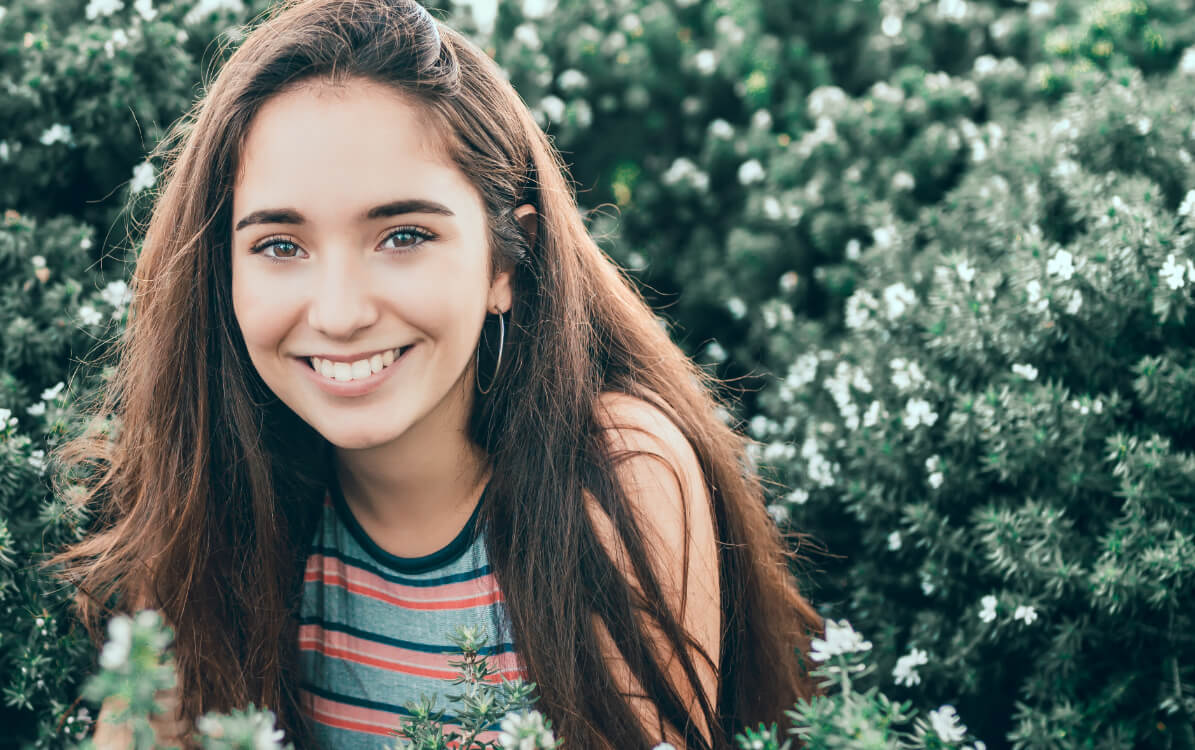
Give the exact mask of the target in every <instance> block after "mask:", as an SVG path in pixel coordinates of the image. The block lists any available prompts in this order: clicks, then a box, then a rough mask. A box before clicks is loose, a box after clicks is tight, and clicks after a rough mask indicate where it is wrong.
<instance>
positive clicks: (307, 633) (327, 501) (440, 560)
mask: <svg viewBox="0 0 1195 750" xmlns="http://www.w3.org/2000/svg"><path fill="white" fill-rule="evenodd" d="M487 490H488V487H487ZM484 499H485V495H484V494H483V495H482V500H483V501H484ZM480 507H481V503H480V502H479V503H478V504H477V508H475V509H474V511H473V515H472V516H471V517H470V518H469V520H468V522H467V523H466V524H465V526H464V528H463V529H461V531H460V533H459V534H458V535H457V537H456V538H455V539H453V540H452V541H451V542H449V543H448V544H447V545H446V546H445V547H443V548H442V549H440V550H438V551H436V552H433V553H431V554H429V555H426V556H423V557H417V558H403V557H396V556H394V555H392V554H390V553H388V552H386V551H385V550H383V549H382V548H381V547H379V546H378V545H377V544H375V543H374V541H373V540H372V539H370V538H369V536H368V535H367V534H366V533H365V530H364V529H363V528H361V526H360V524H358V523H357V520H356V519H355V518H354V517H353V514H352V512H351V511H350V510H349V507H348V505H347V504H346V503H345V501H344V497H343V496H342V495H341V492H340V489H339V487H338V485H337V483H336V482H335V481H333V482H332V483H331V485H330V487H329V489H328V491H327V493H326V495H325V498H324V503H323V515H322V517H321V518H320V520H319V524H318V527H317V528H316V532H315V535H314V537H313V539H312V544H311V548H310V550H309V552H308V556H307V567H306V571H305V575H304V578H303V599H302V605H301V608H300V612H299V616H300V620H299V660H300V669H301V676H302V684H301V693H300V694H301V700H302V705H303V710H304V711H305V712H306V714H307V716H308V718H309V719H310V720H311V726H312V728H313V729H314V733H315V737H316V740H317V741H318V742H319V745H320V747H322V748H325V749H326V750H333V749H335V750H382V748H391V747H394V746H395V744H396V743H397V737H396V736H395V735H393V734H392V732H393V731H394V730H396V729H397V728H398V727H399V725H400V724H401V723H402V722H403V720H404V719H406V718H407V717H409V716H410V712H409V710H408V708H407V706H408V705H409V704H412V703H414V702H415V701H416V700H418V699H419V698H420V697H421V696H425V695H426V696H434V697H435V699H436V700H435V706H434V707H435V708H436V709H444V708H446V707H447V699H446V696H447V695H448V694H455V693H459V692H460V686H459V685H453V684H452V682H451V681H452V679H453V678H455V677H457V676H458V674H459V673H458V672H457V670H456V669H455V668H454V667H452V666H451V665H450V664H449V663H448V662H449V660H450V659H452V660H456V659H457V657H459V655H460V649H458V648H457V647H456V646H454V645H452V642H451V641H450V640H449V638H448V634H449V633H451V632H452V631H453V630H455V629H456V627H457V626H459V625H470V626H475V627H478V628H479V629H480V631H481V632H482V633H484V635H485V637H486V644H487V645H486V648H485V649H484V650H483V651H482V653H483V654H485V655H486V657H487V662H488V663H489V664H490V666H491V668H492V669H493V670H494V671H495V672H497V673H498V674H499V675H500V676H501V677H504V678H506V679H515V678H524V679H525V678H526V673H525V671H524V668H523V665H522V663H521V661H520V660H519V658H518V655H517V654H516V653H515V650H514V645H513V643H512V642H511V637H510V626H509V620H508V619H507V615H506V610H505V604H504V602H503V599H502V592H501V591H500V590H499V589H498V584H497V581H496V580H495V578H494V575H493V573H492V572H491V570H490V565H489V560H488V558H487V556H486V548H485V539H484V534H482V533H480V532H479V531H478V529H477V514H478V509H479V508H480ZM495 679H496V678H495ZM443 721H444V722H445V724H446V725H448V726H450V727H452V726H456V718H455V716H454V715H453V712H452V711H447V712H446V713H445V715H444V717H443ZM496 728H497V727H496V726H494V727H491V730H495V729H496ZM496 738H497V732H496V731H490V732H487V733H485V734H484V735H483V736H481V737H479V739H480V740H482V741H492V740H495V739H496Z"/></svg>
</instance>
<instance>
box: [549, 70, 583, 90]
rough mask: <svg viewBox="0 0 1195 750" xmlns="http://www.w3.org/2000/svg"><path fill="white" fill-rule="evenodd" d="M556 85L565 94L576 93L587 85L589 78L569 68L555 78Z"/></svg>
mask: <svg viewBox="0 0 1195 750" xmlns="http://www.w3.org/2000/svg"><path fill="white" fill-rule="evenodd" d="M556 85H557V86H559V87H560V88H561V89H562V90H564V91H567V92H572V91H577V90H580V89H583V88H585V87H586V86H587V85H589V78H587V77H586V76H585V74H584V73H582V72H581V71H579V70H577V69H576V68H569V69H568V70H566V71H564V72H563V73H561V74H560V75H559V76H557V77H556Z"/></svg>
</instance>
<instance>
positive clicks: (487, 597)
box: [303, 570, 502, 611]
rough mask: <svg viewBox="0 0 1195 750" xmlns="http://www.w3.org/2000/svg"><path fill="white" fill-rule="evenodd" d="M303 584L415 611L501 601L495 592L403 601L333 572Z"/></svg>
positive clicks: (312, 574)
mask: <svg viewBox="0 0 1195 750" xmlns="http://www.w3.org/2000/svg"><path fill="white" fill-rule="evenodd" d="M303 581H304V583H322V584H323V585H325V586H336V587H338V588H342V589H344V590H345V591H347V592H349V593H350V594H359V595H361V596H365V597H369V598H370V599H376V600H377V601H380V602H386V603H387V604H393V605H395V606H397V607H402V608H404V609H417V610H431V611H440V610H451V609H469V608H470V607H481V606H484V605H487V604H495V603H497V602H500V601H502V594H501V593H499V592H497V591H488V592H484V593H481V594H479V595H475V596H470V597H465V598H460V599H449V600H445V601H433V602H429V601H420V600H418V599H404V598H402V597H398V596H394V595H393V594H390V593H388V592H386V591H379V590H377V589H375V588H373V587H371V586H368V585H366V584H362V583H358V582H356V581H351V580H348V579H346V578H345V577H344V576H343V575H339V574H337V573H336V572H334V571H328V570H325V571H323V575H321V574H320V571H318V570H315V571H309V572H308V573H307V574H306V575H305V576H303Z"/></svg>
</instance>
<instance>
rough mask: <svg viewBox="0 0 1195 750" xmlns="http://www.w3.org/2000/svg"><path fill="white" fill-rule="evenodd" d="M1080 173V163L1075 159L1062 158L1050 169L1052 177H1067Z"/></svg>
mask: <svg viewBox="0 0 1195 750" xmlns="http://www.w3.org/2000/svg"><path fill="white" fill-rule="evenodd" d="M1078 173H1079V163H1078V162H1076V161H1075V160H1074V159H1062V160H1060V161H1059V162H1058V163H1057V164H1055V165H1054V168H1053V169H1051V170H1050V175H1051V176H1052V177H1061V178H1064V179H1065V178H1067V177H1070V176H1072V175H1076V174H1078Z"/></svg>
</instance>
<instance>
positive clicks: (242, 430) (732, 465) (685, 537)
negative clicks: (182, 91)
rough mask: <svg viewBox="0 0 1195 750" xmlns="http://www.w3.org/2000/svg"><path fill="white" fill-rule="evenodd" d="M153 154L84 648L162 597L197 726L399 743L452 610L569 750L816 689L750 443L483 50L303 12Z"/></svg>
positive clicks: (83, 567) (716, 721) (269, 31)
mask: <svg viewBox="0 0 1195 750" xmlns="http://www.w3.org/2000/svg"><path fill="white" fill-rule="evenodd" d="M160 150H161V153H160V154H159V156H162V157H163V158H164V160H165V162H166V164H167V168H166V170H165V171H164V173H163V180H162V182H163V185H164V187H163V189H162V192H161V194H160V195H159V196H158V197H157V204H156V206H155V210H154V212H153V216H152V219H151V221H150V223H149V226H148V228H147V233H146V236H145V241H144V245H143V249H142V251H141V253H140V256H139V257H138V260H137V264H136V268H135V270H134V272H133V279H132V288H133V290H134V295H135V297H134V301H133V304H132V308H131V311H130V315H129V321H128V327H127V331H126V334H125V337H124V339H123V340H122V346H121V349H120V351H119V361H118V367H117V370H116V374H115V377H114V378H113V379H112V381H111V384H110V388H109V389H108V390H107V392H106V393H105V394H104V397H103V398H104V403H103V405H102V407H101V409H102V411H101V413H103V414H111V415H114V416H115V418H116V420H117V423H118V427H119V428H118V429H117V430H116V431H115V434H114V435H113V436H112V437H111V438H110V439H105V438H103V437H101V436H97V435H95V434H92V435H91V436H90V437H81V438H79V439H77V440H75V441H73V442H72V443H70V444H68V445H67V446H66V447H65V448H64V449H63V450H62V451H61V453H60V460H61V461H63V462H64V463H65V464H66V465H68V466H74V467H76V468H79V467H90V468H91V469H92V471H91V473H90V474H89V476H90V477H91V480H90V483H89V485H88V489H89V495H88V498H89V499H90V502H91V503H92V504H93V507H96V508H97V509H98V510H99V518H98V520H97V524H96V531H95V532H94V534H93V535H92V536H90V537H89V538H87V539H85V540H83V541H82V542H80V543H79V544H77V545H76V546H74V547H73V548H71V549H69V550H67V551H66V552H65V553H63V554H62V555H61V556H60V560H59V561H60V562H62V563H64V564H65V575H66V576H67V578H68V579H69V580H71V581H72V582H74V583H75V584H76V585H77V586H78V587H79V590H80V596H79V599H78V601H79V606H80V610H81V615H82V617H83V618H84V620H85V622H87V623H88V624H89V627H91V628H92V632H93V633H96V634H98V633H99V630H100V625H101V624H102V622H103V620H104V618H106V617H107V616H109V615H110V614H111V613H112V611H113V610H116V611H131V610H136V609H138V608H141V607H146V606H149V607H155V608H157V609H159V610H160V611H162V612H163V614H164V615H165V617H166V618H167V621H168V622H169V623H170V624H171V625H172V627H173V629H174V632H175V637H176V641H175V645H174V654H175V658H176V663H177V666H178V671H179V679H180V682H179V688H178V690H177V692H176V693H175V694H174V695H173V696H172V697H173V700H174V701H175V703H176V704H177V706H178V713H177V716H176V717H175V718H176V719H177V720H178V722H179V724H178V725H179V726H182V727H189V726H190V725H191V723H193V721H194V720H195V718H196V717H197V716H199V715H200V714H201V713H203V712H205V711H210V710H228V709H231V708H233V707H237V706H242V705H245V704H247V703H249V702H250V701H252V702H254V703H256V704H257V705H258V706H267V707H269V708H271V709H273V710H274V711H275V712H276V713H277V714H278V716H279V720H280V724H281V726H282V728H284V729H285V730H286V732H287V734H288V736H289V737H290V739H292V740H293V741H295V742H296V746H297V747H303V748H306V747H318V746H323V747H329V748H356V747H360V748H380V747H384V746H389V745H390V744H392V742H393V738H392V737H388V736H387V735H386V732H387V731H388V730H389V729H392V728H394V727H395V726H396V725H397V724H398V723H399V721H400V719H401V718H402V715H401V706H402V704H403V702H404V701H405V700H407V699H409V698H410V697H413V696H414V695H417V694H418V693H420V692H425V689H426V688H428V687H429V686H437V685H438V686H440V687H441V688H443V689H444V690H443V691H442V694H444V693H448V692H452V690H451V687H450V685H449V683H447V682H445V681H443V678H444V677H446V676H448V674H447V673H448V672H450V671H451V670H450V669H449V668H448V667H447V665H446V659H447V655H446V653H444V652H445V651H446V650H447V648H448V647H447V644H448V640H447V638H446V635H447V634H446V633H445V632H444V631H445V630H446V629H448V628H449V626H450V625H452V624H453V623H457V622H460V623H463V624H468V623H480V624H482V625H484V626H485V632H486V633H487V634H489V635H490V637H491V646H492V648H491V653H492V658H493V660H494V662H495V663H496V665H497V666H499V667H500V668H501V669H502V670H503V672H504V673H506V674H507V675H508V676H516V675H518V676H522V677H524V678H525V679H527V680H528V681H532V682H534V683H535V684H536V685H537V689H536V694H537V695H538V697H539V699H538V701H537V703H536V704H535V705H536V707H537V708H539V709H540V710H541V711H543V712H544V713H545V714H546V715H547V716H548V717H549V718H550V719H551V720H552V722H553V724H554V726H555V728H556V730H557V735H558V736H560V737H563V738H564V740H565V743H566V746H567V747H569V748H601V747H618V748H635V747H639V748H648V747H651V746H652V745H654V744H656V743H657V742H660V741H662V740H668V741H671V742H672V743H673V744H674V745H676V746H678V747H690V748H706V747H716V748H725V747H729V746H730V743H731V737H732V735H733V733H734V732H736V731H739V730H741V728H742V727H744V726H751V725H754V724H756V723H758V722H761V721H766V722H769V723H770V722H772V721H778V720H782V719H783V711H784V710H785V709H786V708H789V707H791V706H792V704H793V703H794V702H795V701H796V699H797V698H798V697H801V696H808V695H810V694H811V693H812V692H813V691H814V686H813V684H812V681H811V679H810V678H809V676H808V674H807V672H806V668H805V666H804V661H803V659H802V654H804V653H805V652H807V651H808V648H809V640H810V638H811V637H812V636H813V635H815V634H817V633H820V632H821V627H822V623H821V618H820V617H819V616H818V615H817V613H816V612H815V610H814V609H813V608H812V607H811V606H810V605H809V604H808V603H807V602H806V601H805V600H804V599H803V598H802V597H801V596H800V595H799V593H798V591H797V589H796V587H795V584H794V581H793V579H792V577H791V574H790V571H789V569H788V562H789V560H790V554H789V553H788V552H787V551H786V547H785V545H784V544H783V542H782V539H781V537H780V534H779V533H778V531H777V530H776V528H775V527H774V525H773V523H772V521H771V520H770V518H769V517H768V515H767V513H766V512H765V509H764V500H763V496H762V491H761V488H760V482H759V479H758V477H757V476H756V475H755V474H754V473H753V471H752V470H750V469H749V468H748V464H747V462H746V460H745V457H744V455H743V449H744V439H743V438H742V437H741V436H739V435H738V434H736V433H735V432H734V431H733V430H732V429H731V428H729V427H727V426H726V425H725V424H724V423H723V422H722V421H721V420H720V419H719V417H718V416H717V403H716V401H715V400H714V397H713V396H712V395H711V389H710V384H709V381H708V380H707V379H706V376H705V375H704V373H703V372H702V371H701V370H700V369H698V368H697V367H696V366H694V365H693V364H692V363H691V362H690V361H688V360H687V359H686V358H685V356H684V355H683V354H682V352H681V351H680V350H679V349H678V348H677V347H676V346H675V345H674V344H673V343H672V342H671V341H670V340H669V338H668V336H667V334H666V332H665V331H664V330H662V329H661V327H660V326H659V324H658V323H657V321H656V319H655V318H654V316H653V314H652V312H651V310H650V309H649V308H648V306H647V305H646V304H645V303H644V301H643V300H642V298H641V297H640V296H639V295H638V294H637V293H636V291H635V290H634V288H633V287H632V285H631V284H630V283H628V281H627V280H626V279H625V278H624V277H623V276H622V275H621V274H620V272H619V270H618V269H617V268H616V266H614V265H613V264H612V263H611V262H610V261H609V259H608V258H606V257H605V256H604V255H603V253H602V252H601V251H600V249H599V248H598V247H597V246H596V244H595V243H594V241H593V240H592V239H591V238H590V237H589V236H588V234H587V232H586V229H585V226H584V223H583V221H582V217H581V216H580V215H579V214H578V210H577V206H576V203H575V198H574V195H573V191H572V187H571V185H570V184H569V182H567V175H566V171H565V168H564V166H563V164H562V162H561V160H560V158H559V155H558V154H557V153H556V152H555V151H554V149H553V147H552V146H551V144H550V143H549V141H548V140H547V138H546V137H545V135H544V133H543V132H542V131H541V130H540V129H539V128H538V126H537V125H536V123H535V121H534V120H533V118H532V117H531V115H530V113H529V112H528V110H527V108H526V106H525V105H524V104H523V103H522V101H521V100H520V98H519V97H518V95H517V94H516V92H515V91H514V90H513V89H512V87H511V86H510V85H509V83H508V82H507V81H506V80H505V79H504V77H503V75H502V73H501V71H500V70H499V69H498V67H497V66H496V65H495V64H494V63H493V62H492V61H491V60H490V59H489V58H488V57H487V56H486V55H485V54H484V52H482V51H480V50H479V49H478V48H477V47H476V46H474V45H473V44H471V43H469V42H468V41H467V40H465V39H464V38H463V37H462V36H460V35H459V34H458V33H456V32H454V31H452V30H451V29H449V28H447V27H445V26H443V25H442V24H440V23H439V22H437V21H436V20H434V19H433V18H432V17H431V16H430V15H429V14H428V13H427V11H426V10H424V9H423V8H422V7H420V6H419V5H418V4H416V3H414V2H409V1H407V0H389V1H387V0H356V1H354V0H307V1H305V2H297V3H289V4H286V5H284V6H281V7H279V8H277V9H276V12H275V13H274V14H273V15H272V16H271V17H270V18H269V19H267V20H266V21H265V22H264V23H263V24H262V25H260V26H259V27H258V28H257V29H256V30H255V31H253V33H251V34H250V35H249V36H248V38H247V39H246V40H245V41H244V43H243V44H242V45H241V46H240V47H239V49H238V50H237V51H236V52H235V54H233V55H232V56H231V58H230V59H229V61H228V62H227V63H226V64H225V65H224V67H223V68H222V70H221V72H220V74H219V76H218V77H217V78H216V79H215V81H214V82H213V83H212V84H211V86H210V88H209V90H208V91H207V93H206V96H205V97H204V98H203V100H202V101H201V102H200V103H199V104H198V105H197V108H196V111H195V112H194V113H193V115H192V116H190V117H188V118H185V119H184V121H183V122H182V123H181V124H180V125H179V126H177V127H176V128H175V129H174V130H173V131H172V134H171V136H170V137H169V138H168V139H167V141H166V142H164V143H163V145H162V146H160ZM180 731H181V730H180Z"/></svg>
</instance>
